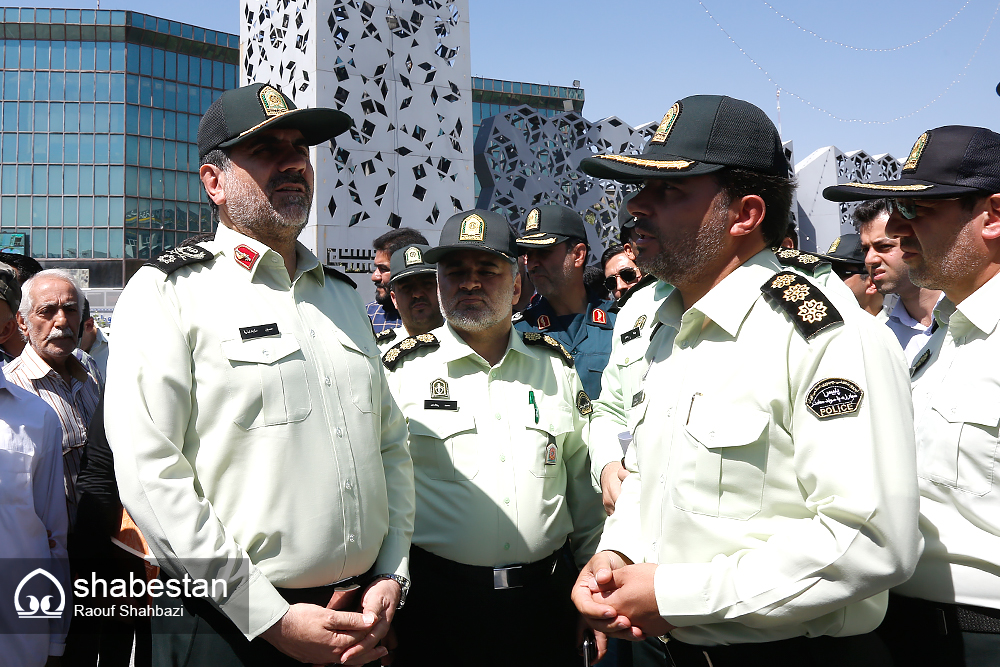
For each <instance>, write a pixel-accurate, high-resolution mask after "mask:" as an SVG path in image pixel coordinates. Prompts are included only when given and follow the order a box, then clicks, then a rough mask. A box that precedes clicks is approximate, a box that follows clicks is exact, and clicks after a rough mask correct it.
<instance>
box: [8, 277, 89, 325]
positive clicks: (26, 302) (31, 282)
mask: <svg viewBox="0 0 1000 667" xmlns="http://www.w3.org/2000/svg"><path fill="white" fill-rule="evenodd" d="M45 278H58V279H59V280H63V281H65V282H67V283H69V284H70V285H72V286H73V289H74V290H76V300H77V304H78V305H79V306H80V309H81V310H82V309H83V301H84V296H83V289H82V288H81V287H80V283H78V282H77V281H76V278H74V277H73V274H72V273H70V272H69V271H66V270H65V269H45V270H44V271H39V272H38V273H36V274H35V275H33V276H31V277H30V278H28V279H27V280H26V281H24V284H23V285H21V307H20V308H18V309H17V312H18V313H20V314H21V317H22V318H23V319H24V320H25V321H27V320H28V314H29V313H31V307H32V305H34V301H35V300H34V298H33V297H32V294H31V291H32V288H33V287H34V286H35V282H36V281H38V280H40V279H45Z"/></svg>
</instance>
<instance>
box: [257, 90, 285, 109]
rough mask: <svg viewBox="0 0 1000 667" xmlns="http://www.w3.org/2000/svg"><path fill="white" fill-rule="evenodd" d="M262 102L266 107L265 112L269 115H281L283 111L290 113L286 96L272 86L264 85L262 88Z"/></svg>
mask: <svg viewBox="0 0 1000 667" xmlns="http://www.w3.org/2000/svg"><path fill="white" fill-rule="evenodd" d="M260 103H261V105H262V106H263V107H264V113H266V114H267V115H268V116H280V115H281V114H283V113H288V105H287V104H286V103H285V98H284V97H283V96H282V94H281V93H279V92H278V91H277V90H275V89H274V88H272V87H271V86H264V87H263V88H261V89H260Z"/></svg>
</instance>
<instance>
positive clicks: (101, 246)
mask: <svg viewBox="0 0 1000 667" xmlns="http://www.w3.org/2000/svg"><path fill="white" fill-rule="evenodd" d="M107 256H108V230H107V229H101V228H100V227H98V228H96V229H95V230H94V257H96V258H103V257H107Z"/></svg>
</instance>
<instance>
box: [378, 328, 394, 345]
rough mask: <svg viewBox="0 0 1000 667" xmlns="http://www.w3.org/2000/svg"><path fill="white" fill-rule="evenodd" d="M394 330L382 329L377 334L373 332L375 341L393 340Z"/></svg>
mask: <svg viewBox="0 0 1000 667" xmlns="http://www.w3.org/2000/svg"><path fill="white" fill-rule="evenodd" d="M395 338H396V330H395V329H382V331H379V332H378V333H377V334H375V342H376V343H379V344H381V343H388V342H389V341H390V340H395Z"/></svg>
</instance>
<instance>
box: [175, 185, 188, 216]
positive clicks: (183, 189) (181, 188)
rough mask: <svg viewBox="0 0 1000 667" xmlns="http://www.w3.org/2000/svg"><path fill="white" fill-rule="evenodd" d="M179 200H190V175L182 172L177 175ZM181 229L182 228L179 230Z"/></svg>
mask: <svg viewBox="0 0 1000 667" xmlns="http://www.w3.org/2000/svg"><path fill="white" fill-rule="evenodd" d="M176 181H177V185H176V187H177V198H178V199H182V200H183V199H187V198H188V174H186V173H184V172H183V171H182V172H178V173H177V178H176ZM178 229H180V228H178Z"/></svg>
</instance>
